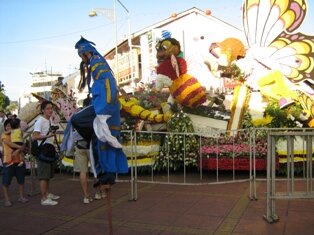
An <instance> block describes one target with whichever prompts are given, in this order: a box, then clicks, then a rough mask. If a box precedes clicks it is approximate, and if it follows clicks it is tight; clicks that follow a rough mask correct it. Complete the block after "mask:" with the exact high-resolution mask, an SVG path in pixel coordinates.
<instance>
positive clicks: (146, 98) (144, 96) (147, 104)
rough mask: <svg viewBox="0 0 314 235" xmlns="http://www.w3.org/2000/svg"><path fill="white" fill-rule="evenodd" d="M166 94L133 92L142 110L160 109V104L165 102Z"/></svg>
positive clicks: (148, 91)
mask: <svg viewBox="0 0 314 235" xmlns="http://www.w3.org/2000/svg"><path fill="white" fill-rule="evenodd" d="M168 95H169V94H167V93H162V92H151V91H150V90H149V89H148V90H147V91H142V92H135V93H134V97H135V98H136V99H137V100H138V105H140V106H142V107H143V108H144V109H153V108H157V109H160V108H161V104H162V103H163V102H166V101H167V98H168Z"/></svg>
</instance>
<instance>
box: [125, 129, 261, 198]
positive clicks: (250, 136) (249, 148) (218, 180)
mask: <svg viewBox="0 0 314 235" xmlns="http://www.w3.org/2000/svg"><path fill="white" fill-rule="evenodd" d="M237 132H238V133H240V134H239V136H240V135H241V134H242V135H243V136H245V140H244V139H243V142H245V144H246V152H245V154H246V155H245V157H244V158H245V160H246V162H248V163H247V164H248V165H247V167H248V168H247V170H243V169H242V170H243V171H237V170H238V169H236V167H235V165H236V164H235V163H236V162H237V160H239V159H238V158H240V157H239V155H240V154H241V153H238V152H237V146H236V144H235V137H232V138H230V143H229V144H230V152H229V153H228V155H229V157H228V164H229V165H230V166H231V168H230V170H229V171H228V172H229V174H228V176H227V177H226V173H225V171H224V172H223V173H221V171H223V170H220V167H221V166H222V165H220V164H222V163H221V162H220V159H221V155H222V154H221V152H219V151H221V143H220V139H221V138H224V137H223V136H224V135H220V134H218V135H213V136H211V137H210V138H211V142H210V145H211V146H212V147H213V148H214V149H216V150H217V152H214V153H213V152H211V154H210V155H211V156H210V158H211V159H212V160H213V161H215V162H216V163H215V164H216V165H215V169H212V170H210V172H209V171H206V175H205V174H204V172H205V171H204V169H205V167H204V166H203V165H202V159H208V158H209V156H208V154H207V153H206V152H204V149H203V147H204V145H205V143H206V142H204V139H206V137H204V136H203V134H199V133H171V132H158V131H136V132H134V137H133V138H134V141H132V142H131V144H132V145H133V144H134V146H133V147H132V150H133V151H134V152H133V153H132V158H131V162H130V161H129V164H130V165H129V167H130V169H131V179H132V182H133V186H132V191H131V193H132V196H133V197H132V199H133V200H137V196H138V191H137V184H138V183H152V184H173V185H209V184H225V183H235V182H249V184H250V195H249V198H250V199H251V200H253V199H256V198H257V196H256V163H255V155H256V152H257V151H256V150H255V148H256V143H255V141H256V140H255V132H254V130H249V129H246V130H237ZM140 135H145V136H146V141H147V142H148V144H147V145H148V146H149V147H148V146H145V148H151V149H153V146H154V139H156V138H154V136H156V135H159V136H161V137H160V139H161V142H162V143H163V144H162V143H161V144H160V146H159V147H158V152H159V153H158V154H160V152H161V150H162V148H164V149H163V150H162V151H163V152H164V160H163V161H164V162H163V163H164V165H165V167H164V168H163V170H162V171H161V172H162V173H160V171H158V170H156V169H155V166H154V163H155V161H156V158H157V156H153V157H152V158H153V160H152V163H151V165H148V166H147V168H146V169H147V171H148V173H147V172H146V173H147V174H146V175H144V176H143V174H142V171H141V170H139V166H138V162H139V161H140V159H138V156H140V155H141V152H142V151H141V150H142V148H144V147H142V146H141V145H140V144H139V139H140V138H139V136H140ZM169 136H172V137H173V138H176V137H177V136H181V138H179V137H178V142H180V141H181V144H182V145H183V146H185V145H188V144H190V143H189V142H188V137H189V136H195V137H196V139H197V141H198V144H199V149H197V150H196V151H195V152H196V154H197V155H198V157H197V161H198V166H197V170H198V172H196V174H197V173H198V179H197V176H195V174H194V175H192V174H189V173H190V172H188V170H189V169H188V168H187V167H186V164H185V163H186V161H187V160H188V155H187V152H186V151H185V148H182V149H181V151H178V153H179V154H181V156H182V159H181V166H182V169H181V171H180V172H175V171H173V169H171V167H170V166H171V162H170V159H171V158H172V157H174V155H175V153H170V149H169V145H167V144H164V142H165V141H168V138H169ZM238 142H239V141H238ZM240 142H241V140H240ZM238 144H239V143H238ZM207 145H208V143H207ZM164 146H166V147H164ZM216 150H215V151H216ZM151 151H153V150H151ZM265 157H266V152H265ZM265 162H266V161H265ZM194 169H196V168H195V167H194ZM265 169H266V163H265ZM208 172H209V173H208ZM239 172H240V173H239ZM177 173H178V174H180V175H179V176H178V174H177ZM194 173H195V172H194ZM141 174H142V175H141ZM188 176H189V177H190V176H192V177H193V179H190V178H188Z"/></svg>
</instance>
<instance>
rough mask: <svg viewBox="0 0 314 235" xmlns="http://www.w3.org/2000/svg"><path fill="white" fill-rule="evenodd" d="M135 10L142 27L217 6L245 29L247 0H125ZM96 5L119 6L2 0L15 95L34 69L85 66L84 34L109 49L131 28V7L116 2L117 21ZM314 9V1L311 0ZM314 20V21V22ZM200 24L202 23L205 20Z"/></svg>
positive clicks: (6, 79) (5, 57)
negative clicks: (77, 47) (77, 45)
mask: <svg viewBox="0 0 314 235" xmlns="http://www.w3.org/2000/svg"><path fill="white" fill-rule="evenodd" d="M120 2H121V3H122V4H123V5H124V6H125V7H126V9H127V10H128V11H129V16H130V24H131V32H132V33H134V32H137V31H139V30H142V29H144V28H146V27H148V26H150V25H152V24H155V23H157V22H159V21H163V20H165V19H167V18H169V17H170V16H171V14H172V13H174V12H176V13H180V12H182V11H185V10H188V9H190V8H192V7H197V8H199V9H200V10H204V11H205V10H207V9H209V10H211V12H212V15H213V16H215V17H217V18H219V19H221V20H223V21H225V22H228V23H230V24H233V25H234V26H236V27H238V28H241V29H242V15H241V14H242V11H241V6H242V4H243V0H219V1H218V0H158V1H152V0H120ZM93 8H101V9H111V10H112V9H113V8H114V0H0V81H1V82H2V84H3V85H4V88H5V93H6V95H7V96H8V97H9V98H10V100H18V97H19V96H20V94H21V93H23V92H29V90H30V84H31V79H32V77H31V74H30V73H32V72H36V71H43V70H47V71H49V72H50V71H52V72H61V73H63V76H67V75H68V74H70V73H72V72H73V71H75V69H77V68H78V67H79V63H80V58H79V57H78V55H77V51H76V50H75V49H74V45H75V43H76V42H77V41H78V40H79V39H80V37H81V36H83V37H85V38H87V39H88V40H90V41H93V42H95V43H96V48H97V50H98V51H99V52H100V53H102V54H105V53H106V52H107V51H109V50H110V49H111V48H113V47H114V45H115V27H117V31H118V40H119V41H121V40H123V39H124V38H125V37H126V36H127V34H128V15H127V11H126V10H125V9H124V8H123V7H122V6H121V5H120V4H119V3H117V5H116V14H117V21H116V22H117V26H115V24H114V22H112V21H111V20H110V19H109V18H107V17H106V16H104V15H101V14H99V15H98V16H97V17H89V16H88V14H89V12H90V11H91V10H92V9H93ZM308 8H309V9H308V12H312V13H313V12H314V1H313V0H310V1H308ZM313 22H314V14H311V15H310V14H308V15H307V17H306V19H305V21H304V23H303V25H302V26H301V28H300V29H299V31H300V32H303V33H305V34H310V35H314V26H313ZM311 23H312V24H311ZM199 27H202V26H201V25H200V26H199Z"/></svg>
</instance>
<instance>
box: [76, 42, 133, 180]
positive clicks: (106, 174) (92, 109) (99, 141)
mask: <svg viewBox="0 0 314 235" xmlns="http://www.w3.org/2000/svg"><path fill="white" fill-rule="evenodd" d="M93 45H95V44H94V43H92V42H90V41H87V40H86V39H84V38H83V37H82V38H81V39H80V40H79V41H78V42H77V43H76V45H75V48H76V49H78V54H79V55H80V56H81V57H84V56H86V54H84V53H86V52H88V53H90V54H89V57H90V58H89V57H88V59H87V57H85V63H86V66H87V68H88V71H89V73H88V75H87V84H88V86H89V90H90V93H91V95H92V99H91V105H89V106H87V107H86V108H84V109H82V110H81V111H80V112H78V113H76V114H74V115H73V116H72V118H71V123H72V125H73V127H74V128H75V129H76V130H77V132H78V133H79V134H80V135H81V136H82V137H83V138H84V139H85V140H86V141H87V142H88V143H91V145H92V150H93V151H92V152H93V157H94V170H95V171H96V172H94V174H95V173H96V176H97V178H98V179H99V181H98V183H99V184H114V180H115V178H114V176H115V173H127V172H128V165H127V159H126V156H125V154H124V153H123V151H122V145H121V144H120V143H119V141H118V139H119V136H120V102H119V99H118V95H119V91H118V87H117V84H116V80H115V78H114V76H113V73H112V70H111V68H110V67H109V65H108V63H107V61H106V60H105V59H104V58H103V57H102V56H101V55H100V54H99V53H98V51H97V50H96V49H95V48H94V46H93ZM86 61H87V62H86ZM91 78H92V79H93V84H92V87H90V83H91Z"/></svg>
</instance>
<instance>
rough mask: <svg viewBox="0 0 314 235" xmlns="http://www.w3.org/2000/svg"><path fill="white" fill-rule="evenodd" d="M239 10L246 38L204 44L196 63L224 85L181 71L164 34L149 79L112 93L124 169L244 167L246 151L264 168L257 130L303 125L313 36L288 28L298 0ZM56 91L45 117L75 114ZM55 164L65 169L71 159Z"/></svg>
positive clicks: (282, 150) (300, 6)
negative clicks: (212, 85) (214, 86)
mask: <svg viewBox="0 0 314 235" xmlns="http://www.w3.org/2000/svg"><path fill="white" fill-rule="evenodd" d="M242 9H243V27H244V34H245V38H246V42H242V41H241V40H239V39H237V38H226V39H224V40H222V41H221V42H209V45H208V49H209V54H210V55H211V57H210V58H211V59H209V60H205V61H204V64H206V65H207V67H208V69H209V70H210V72H211V73H212V74H213V75H214V77H215V79H218V80H219V79H220V80H223V84H224V88H227V89H220V91H216V92H215V91H214V92H213V91H212V90H208V89H206V87H205V86H204V85H203V84H202V83H200V82H199V81H198V78H197V77H194V76H193V75H191V74H190V73H189V70H188V68H189V64H188V63H187V61H186V60H185V59H184V53H183V52H182V51H181V48H180V42H179V41H177V40H176V39H175V38H172V37H171V33H169V32H164V37H161V39H160V40H159V41H158V42H157V46H156V57H157V61H158V66H157V68H156V72H157V77H156V80H155V81H154V83H153V84H144V86H145V87H144V89H143V87H141V88H140V89H138V90H136V91H135V92H134V93H132V94H126V93H125V92H121V96H120V99H119V100H120V103H121V121H122V123H121V127H122V132H121V133H122V134H121V141H122V144H123V150H124V152H125V153H126V155H127V157H128V160H129V166H134V165H135V164H136V165H137V166H138V167H142V169H147V168H150V169H151V168H153V169H155V170H160V171H162V170H166V169H171V170H178V169H182V167H183V166H185V167H191V168H199V167H200V166H201V167H202V168H203V169H207V170H215V169H218V170H232V169H233V170H248V169H249V168H250V166H249V165H250V157H252V154H254V159H255V167H256V169H257V170H265V169H266V155H267V141H266V136H267V129H271V128H281V129H283V130H286V129H287V128H313V126H314V119H313V118H314V105H313V101H314V96H313V95H314V89H313V87H314V85H313V75H314V61H313V57H314V37H313V36H309V35H305V34H302V33H300V32H298V31H297V30H298V28H299V27H300V25H301V24H302V22H303V21H304V20H305V16H306V13H307V3H306V1H305V0H302V1H296V0H283V1H280V2H279V1H276V2H272V1H268V0H261V1H258V2H253V1H248V0H247V1H245V3H244V5H243V8H242ZM270 16H271V17H270ZM220 84H221V83H220ZM121 91H123V89H121ZM222 91H223V92H222ZM226 91H228V92H226ZM59 93H60V92H59ZM61 94H63V96H62V97H60V94H59V95H58V96H56V97H54V98H53V100H54V102H55V103H57V107H58V108H59V109H60V110H62V111H59V114H58V113H57V115H56V116H55V117H54V119H55V121H58V119H59V121H60V120H62V119H63V120H68V118H69V117H70V116H71V114H72V113H73V112H75V111H74V110H73V109H72V108H75V107H74V106H73V105H72V103H71V102H73V100H71V99H72V98H71V97H69V96H68V95H66V96H64V94H65V93H64V92H61ZM227 96H228V97H231V103H230V104H227V102H226V97H227ZM69 107H70V108H69ZM252 136H254V138H253V139H254V143H253V142H252ZM303 145H304V140H303V139H301V138H297V139H296V141H295V142H294V154H295V160H296V161H300V162H302V161H304V154H305V152H304V146H303ZM286 146H287V143H286V142H285V140H282V141H279V142H278V144H277V146H276V147H277V155H278V160H277V162H278V164H285V163H286V155H287V150H286ZM313 146H314V144H313ZM313 152H314V149H313ZM62 163H63V164H64V165H65V166H71V165H72V164H73V159H71V158H69V157H64V158H63V160H62Z"/></svg>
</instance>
